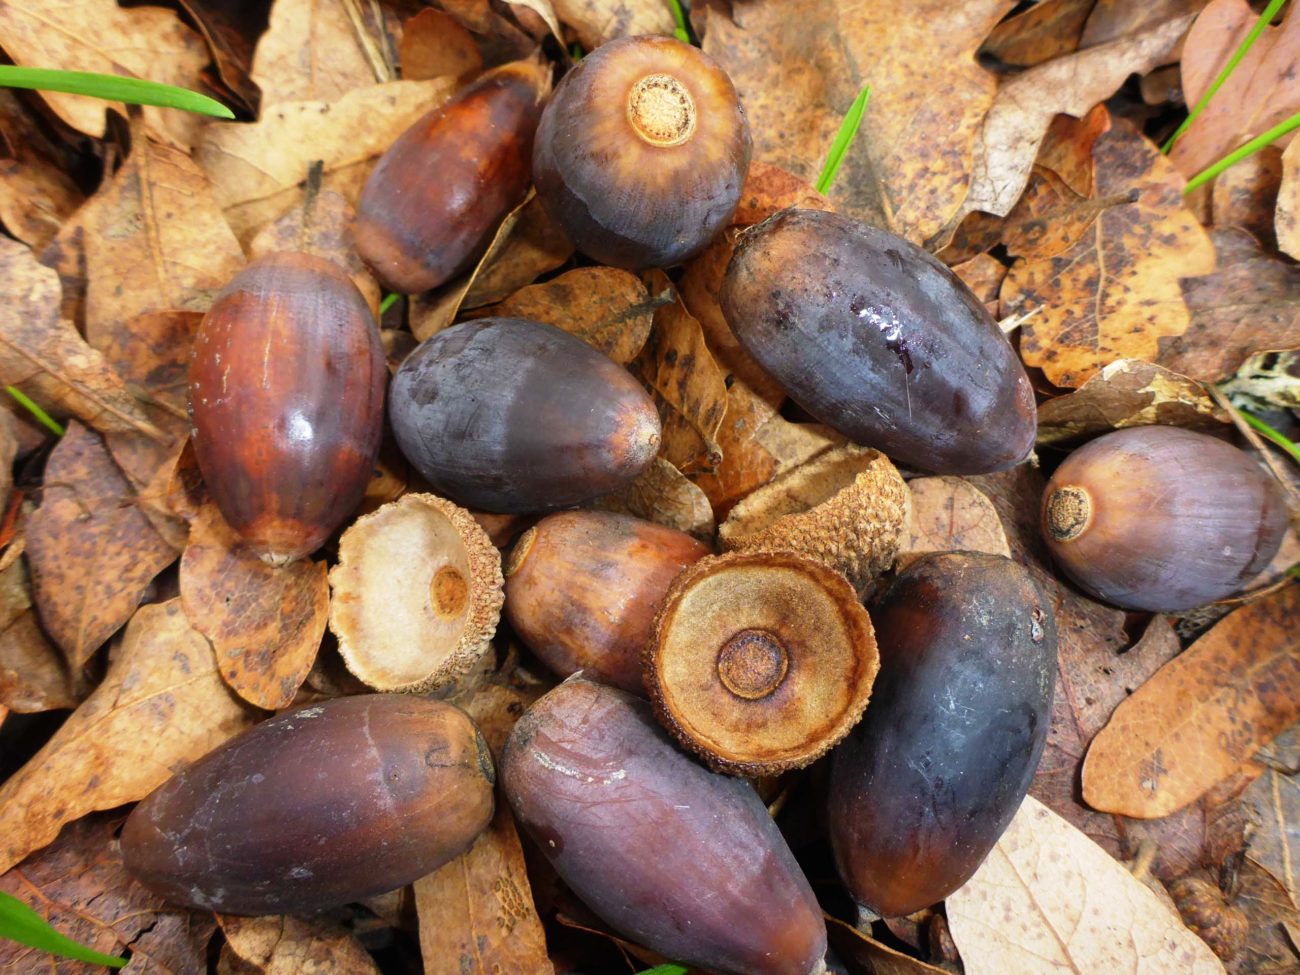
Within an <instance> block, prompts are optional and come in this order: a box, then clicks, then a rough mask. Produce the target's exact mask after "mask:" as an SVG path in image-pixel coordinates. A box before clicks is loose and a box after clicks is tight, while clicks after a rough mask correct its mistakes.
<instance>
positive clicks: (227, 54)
mask: <svg viewBox="0 0 1300 975" xmlns="http://www.w3.org/2000/svg"><path fill="white" fill-rule="evenodd" d="M180 5H181V6H182V7H183V8H185V11H186V12H187V13H188V14H189V15H190V19H191V20H193V21H194V24H195V26H196V27H198V29H199V31H200V32H201V33H202V34H203V39H204V40H206V41H207V42H208V47H209V49H210V50H211V51H212V61H213V64H214V65H215V67H216V69H217V74H218V76H219V77H220V79H221V81H222V83H223V84H225V86H226V87H227V88H228V89H229V90H230V93H231V94H232V95H234V96H235V98H237V99H238V100H239V101H240V102H242V103H243V106H244V108H245V109H246V110H247V111H248V112H249V114H250V115H253V116H256V114H257V108H258V105H259V104H260V102H261V94H262V93H261V90H260V89H259V88H258V87H257V85H256V84H254V83H253V79H252V78H251V77H250V75H249V72H250V70H251V69H252V64H253V45H254V43H255V42H256V41H257V38H258V35H259V34H261V33H262V31H263V30H265V29H266V22H267V16H268V13H269V11H268V10H267V9H266V8H264V7H262V5H261V4H230V3H226V2H225V0H180Z"/></svg>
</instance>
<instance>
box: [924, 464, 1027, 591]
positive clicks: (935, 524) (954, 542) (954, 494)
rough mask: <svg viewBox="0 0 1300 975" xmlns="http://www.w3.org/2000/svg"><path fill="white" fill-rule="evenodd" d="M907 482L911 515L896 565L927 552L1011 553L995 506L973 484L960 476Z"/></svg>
mask: <svg viewBox="0 0 1300 975" xmlns="http://www.w3.org/2000/svg"><path fill="white" fill-rule="evenodd" d="M907 486H908V488H909V490H910V491H911V495H912V504H911V518H910V521H909V523H908V525H907V529H906V530H905V531H904V532H903V540H902V545H901V546H900V547H899V550H898V567H899V569H902V568H903V567H904V566H906V565H907V564H908V563H909V562H912V561H914V560H916V559H917V558H919V557H920V556H922V555H925V554H926V553H928V552H990V553H992V554H994V555H1005V556H1006V557H1007V558H1010V557H1011V546H1010V545H1009V544H1008V542H1007V533H1006V531H1005V530H1004V529H1003V527H1002V520H1001V519H1000V518H999V517H998V510H997V508H995V507H993V502H992V501H990V500H989V498H988V495H987V494H985V493H984V492H983V491H981V490H980V489H979V488H977V487H975V485H973V484H971V483H970V482H969V481H967V480H965V479H964V478H960V477H918V478H915V479H914V480H911V481H909V482H908V484H907Z"/></svg>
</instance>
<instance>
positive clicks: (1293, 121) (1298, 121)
mask: <svg viewBox="0 0 1300 975" xmlns="http://www.w3.org/2000/svg"><path fill="white" fill-rule="evenodd" d="M1296 129H1300V112H1296V113H1295V114H1294V115H1292V116H1291V117H1290V118H1289V119H1287V120H1286V121H1285V122H1279V123H1278V124H1277V125H1275V126H1273V127H1272V128H1271V129H1269V130H1268V131H1267V132H1265V133H1264V134H1263V135H1257V136H1255V138H1253V139H1251V140H1250V141H1249V142H1247V143H1246V144H1245V145H1244V146H1241V147H1240V148H1237V149H1234V150H1232V152H1230V153H1228V154H1227V155H1226V156H1224V157H1223V158H1222V159H1220V160H1219V161H1218V162H1216V163H1213V164H1211V165H1209V166H1206V167H1205V168H1204V169H1202V170H1201V171H1200V172H1199V173H1197V174H1196V175H1195V176H1193V177H1192V178H1191V179H1189V180H1188V181H1187V188H1186V189H1185V190H1183V192H1184V193H1190V192H1192V190H1194V189H1196V187H1198V186H1201V185H1203V184H1205V183H1208V182H1209V181H1210V180H1212V179H1214V177H1216V176H1218V175H1219V174H1220V173H1221V172H1223V171H1224V170H1225V169H1227V168H1228V167H1230V166H1235V165H1237V163H1239V162H1241V161H1242V160H1243V159H1246V158H1248V157H1250V156H1253V155H1254V154H1255V153H1257V152H1259V150H1261V149H1263V148H1264V147H1265V146H1266V145H1269V144H1270V143H1272V142H1275V141H1276V140H1278V139H1280V138H1282V136H1284V135H1287V134H1288V133H1290V132H1294V131H1295V130H1296Z"/></svg>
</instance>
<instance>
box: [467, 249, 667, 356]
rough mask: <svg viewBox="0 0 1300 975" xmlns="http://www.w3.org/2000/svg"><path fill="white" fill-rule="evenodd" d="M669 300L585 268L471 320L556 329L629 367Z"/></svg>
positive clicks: (631, 280)
mask: <svg viewBox="0 0 1300 975" xmlns="http://www.w3.org/2000/svg"><path fill="white" fill-rule="evenodd" d="M671 300H672V294H671V292H670V291H666V292H665V293H663V294H659V295H652V294H650V292H649V291H648V290H647V289H646V286H645V285H644V284H642V283H641V281H640V279H639V278H637V276H636V275H634V274H631V273H629V272H627V271H622V270H619V269H618V268H612V267H583V268H578V269H577V270H574V271H567V272H565V273H564V274H561V275H560V276H559V277H557V278H553V279H551V280H550V281H547V282H546V283H545V284H533V285H529V286H528V287H526V288H521V289H520V290H519V291H516V292H515V293H514V294H513V295H511V296H510V297H509V298H507V299H506V300H505V301H503V302H501V303H500V304H497V305H492V306H490V307H488V308H482V309H479V310H477V311H475V312H474V313H473V314H472V315H471V316H470V317H472V318H482V317H484V316H486V315H492V316H496V317H501V318H531V319H532V320H533V321H536V322H543V323H545V324H547V325H554V326H555V327H556V328H562V329H564V330H565V331H566V332H570V333H571V334H573V335H576V336H577V337H578V338H580V339H582V340H583V341H584V342H586V343H587V344H588V345H590V346H592V347H593V348H597V349H599V350H600V351H601V352H603V353H605V355H607V356H609V357H610V358H611V359H613V360H614V361H615V362H617V363H618V364H619V365H624V366H625V365H627V364H628V363H629V362H631V361H632V360H633V359H635V358H636V356H637V354H638V353H639V352H640V351H641V349H642V347H643V346H644V345H645V342H646V338H647V336H649V334H650V325H651V323H652V322H653V321H654V315H655V310H656V309H657V308H659V307H661V306H662V305H666V304H667V303H668V302H670V301H671Z"/></svg>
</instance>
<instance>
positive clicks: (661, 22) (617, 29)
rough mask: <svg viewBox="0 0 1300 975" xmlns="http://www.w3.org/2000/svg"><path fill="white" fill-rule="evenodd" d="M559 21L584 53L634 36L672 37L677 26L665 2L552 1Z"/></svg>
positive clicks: (659, 0)
mask: <svg viewBox="0 0 1300 975" xmlns="http://www.w3.org/2000/svg"><path fill="white" fill-rule="evenodd" d="M553 3H554V6H555V13H556V14H557V15H558V16H559V18H560V20H561V21H562V22H563V23H565V24H567V25H568V26H570V27H572V28H573V31H574V33H575V34H577V35H578V41H579V42H580V43H581V44H582V47H583V49H584V50H587V51H594V50H595V49H596V48H598V47H599V46H600V45H601V44H604V43H605V42H606V41H612V40H613V39H614V38H616V37H629V36H631V35H633V34H672V32H673V28H674V27H676V26H677V22H676V21H675V20H673V14H672V10H671V9H670V8H669V6H668V4H667V2H666V0H553Z"/></svg>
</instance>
